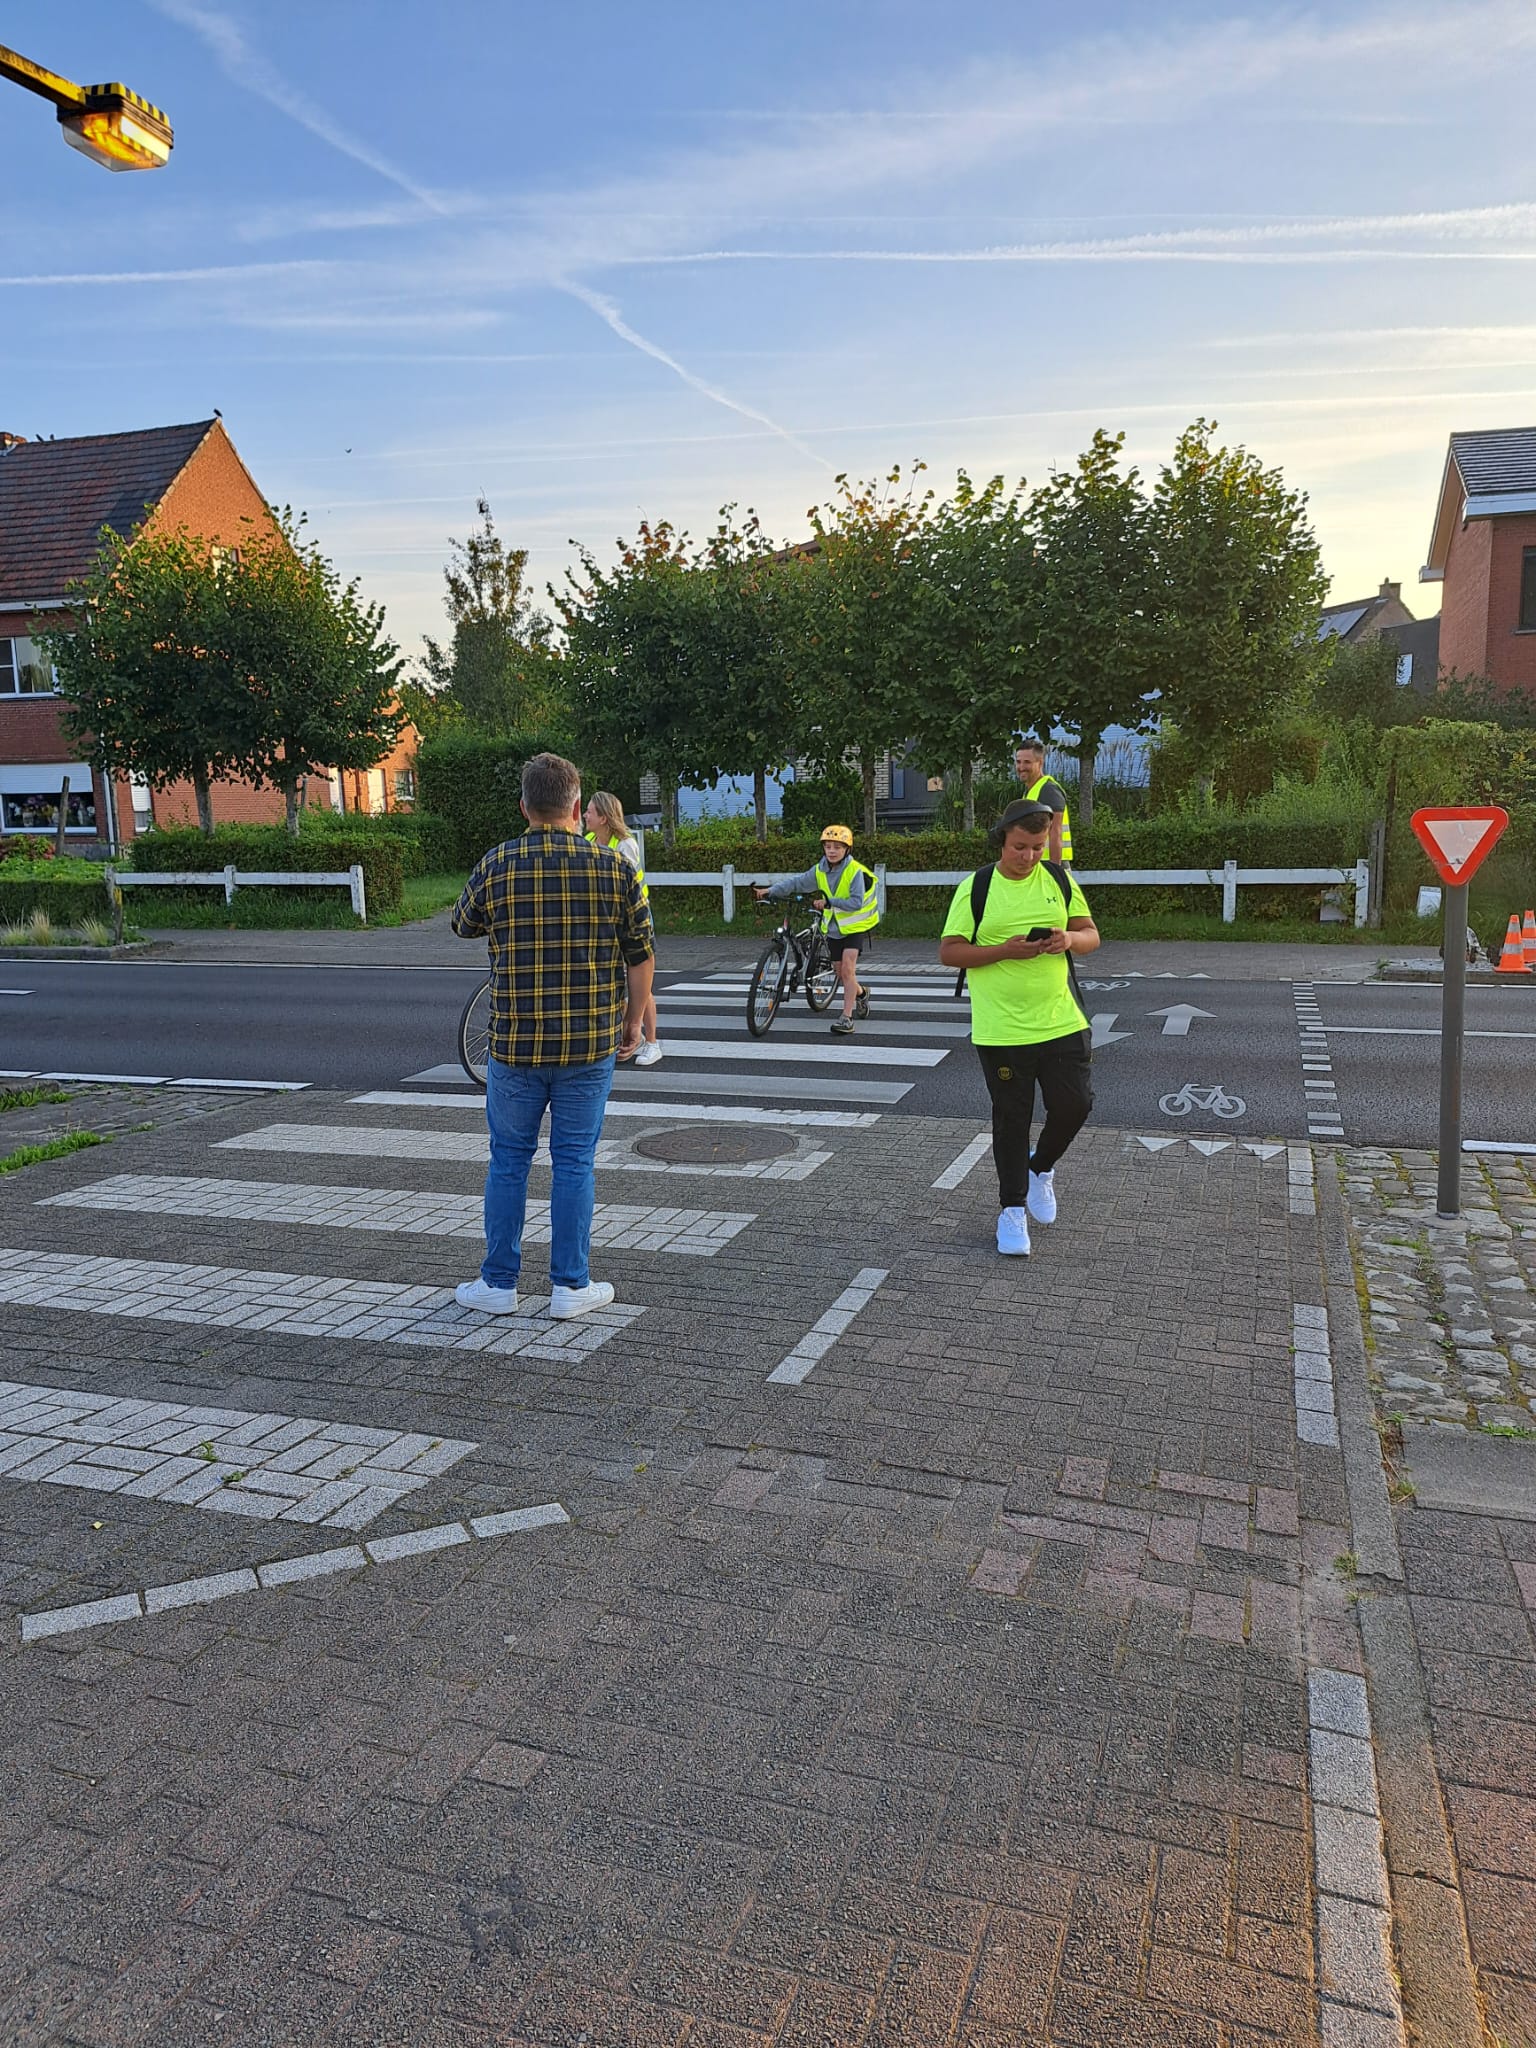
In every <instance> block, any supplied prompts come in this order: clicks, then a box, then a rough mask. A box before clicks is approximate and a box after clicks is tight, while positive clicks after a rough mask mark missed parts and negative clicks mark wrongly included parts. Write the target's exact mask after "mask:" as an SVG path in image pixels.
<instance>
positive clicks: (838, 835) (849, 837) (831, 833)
mask: <svg viewBox="0 0 1536 2048" xmlns="http://www.w3.org/2000/svg"><path fill="white" fill-rule="evenodd" d="M832 840H835V841H836V842H837V844H838V845H839V846H848V847H851V846H852V845H853V834H852V833H851V832H850V831H849V830H848V827H847V826H846V825H823V826H822V828H821V843H822V845H823V846H825V845H827V844H828V843H829V841H832Z"/></svg>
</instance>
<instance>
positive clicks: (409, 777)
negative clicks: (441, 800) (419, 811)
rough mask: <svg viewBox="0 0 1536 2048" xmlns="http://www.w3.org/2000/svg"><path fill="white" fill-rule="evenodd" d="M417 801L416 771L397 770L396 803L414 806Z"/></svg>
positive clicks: (407, 769)
mask: <svg viewBox="0 0 1536 2048" xmlns="http://www.w3.org/2000/svg"><path fill="white" fill-rule="evenodd" d="M415 801H416V770H415V769H414V768H397V769H396V770H395V802H396V803H397V804H413V803H415Z"/></svg>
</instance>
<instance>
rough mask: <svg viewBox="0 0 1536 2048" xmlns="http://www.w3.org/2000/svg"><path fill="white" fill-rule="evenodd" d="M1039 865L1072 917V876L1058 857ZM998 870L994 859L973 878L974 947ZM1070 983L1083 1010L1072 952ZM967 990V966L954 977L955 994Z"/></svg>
mask: <svg viewBox="0 0 1536 2048" xmlns="http://www.w3.org/2000/svg"><path fill="white" fill-rule="evenodd" d="M1040 865H1041V867H1043V868H1044V869H1045V872H1046V873H1047V874H1048V875H1049V876H1050V878H1051V880H1052V881H1053V882H1054V883H1055V884H1056V886H1057V888H1058V889H1059V890H1060V891H1061V900H1062V902H1063V903H1065V904H1066V906H1067V913H1068V915H1069V916H1070V915H1071V909H1072V877H1071V876H1070V875H1069V874H1068V873H1067V871H1066V869H1065V868H1064V867H1063V866H1062V864H1061V862H1060V861H1059V860H1043V861H1041V863H1040ZM996 873H997V866H996V863H995V862H994V863H993V864H992V865H990V866H988V867H984V868H978V869H977V870H976V872H975V874H974V875H972V877H971V944H972V945H973V946H974V945H975V944H976V935H977V933H978V932H979V931H980V930H981V920H982V918H983V917H984V916H985V915H986V909H987V892H988V891H989V890H990V889H991V887H992V877H993V876H994V875H995V874H996ZM1067 982H1068V984H1069V986H1070V987H1071V990H1072V1000H1073V1002H1075V1003H1076V1004H1077V1007H1078V1008H1079V1009H1080V1010H1083V992H1082V990H1081V989H1080V988H1079V987H1078V985H1077V961H1076V959H1075V957H1074V956H1073V955H1072V954H1071V953H1069V954H1068V955H1067ZM964 993H965V969H964V968H963V967H962V968H961V970H960V972H959V973H958V974H957V975H956V976H955V995H956V997H957V998H958V997H960V996H962V995H964ZM1087 1014H1088V1012H1087V1011H1086V1010H1083V1015H1084V1016H1085V1017H1086V1016H1087Z"/></svg>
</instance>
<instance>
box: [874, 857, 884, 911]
mask: <svg viewBox="0 0 1536 2048" xmlns="http://www.w3.org/2000/svg"><path fill="white" fill-rule="evenodd" d="M875 908H876V909H877V910H878V911H879V913H880V915H881V916H882V917H884V915H885V862H884V861H883V860H882V861H876V863H875Z"/></svg>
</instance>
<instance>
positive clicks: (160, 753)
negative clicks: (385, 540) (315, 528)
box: [44, 511, 403, 834]
mask: <svg viewBox="0 0 1536 2048" xmlns="http://www.w3.org/2000/svg"><path fill="white" fill-rule="evenodd" d="M69 594H70V598H71V603H72V606H73V615H74V624H73V627H72V628H71V629H70V630H69V631H67V632H58V633H55V634H52V635H49V636H47V638H46V639H45V641H44V645H45V648H46V652H47V656H48V659H49V660H50V661H51V662H52V664H53V667H54V670H55V673H56V675H57V678H58V684H59V688H60V689H61V690H62V692H63V693H64V696H65V698H66V700H67V702H66V704H65V707H64V717H65V723H66V726H67V728H68V730H69V732H70V735H71V737H72V739H73V740H74V742H75V744H77V745H78V746H79V747H80V749H81V751H82V753H83V755H84V757H85V758H87V759H88V760H90V762H91V763H92V765H93V766H94V767H97V768H101V769H103V770H105V771H106V772H107V773H109V774H112V775H126V776H133V777H139V778H142V779H143V780H144V781H145V782H147V783H149V784H150V785H151V786H152V787H154V788H164V787H166V785H168V784H170V783H173V782H180V781H186V782H190V783H191V785H192V788H193V790H194V792H195V794H196V799H197V815H198V822H199V824H200V825H201V826H202V829H203V830H204V832H207V833H211V832H212V830H213V807H212V797H211V785H212V784H213V782H215V781H216V780H219V779H221V778H223V777H234V778H240V779H243V780H245V781H249V782H254V783H258V784H261V785H264V786H266V787H268V788H273V789H277V790H280V791H281V792H282V795H283V803H284V810H285V814H286V817H287V823H288V830H289V832H290V833H294V834H296V833H297V832H298V829H299V811H300V807H301V801H302V794H303V789H304V784H305V781H306V779H307V778H308V777H310V776H314V775H317V774H325V773H328V772H329V771H330V770H331V769H333V768H369V767H372V766H373V765H374V763H375V762H377V761H379V760H381V759H382V758H383V757H384V755H386V754H387V753H388V752H389V750H390V748H391V747H392V746H393V745H394V743H395V740H396V738H397V737H398V735H399V732H400V729H401V726H402V723H403V718H402V715H401V712H400V709H399V706H398V702H397V686H398V683H399V678H400V669H401V663H400V656H399V650H398V649H397V648H396V646H395V644H394V642H393V641H391V640H390V639H389V638H388V637H387V635H386V634H385V631H384V614H383V611H382V608H381V607H379V606H377V605H370V604H367V603H365V602H364V600H363V598H362V595H361V592H360V589H359V586H358V584H357V583H356V582H355V581H354V582H351V583H344V582H343V581H342V579H341V577H340V576H339V574H338V573H337V571H336V570H335V568H334V567H333V566H332V565H331V563H330V562H328V561H327V560H326V558H325V556H324V555H323V554H321V552H320V550H319V548H318V547H316V546H315V545H314V544H313V543H311V542H309V541H307V540H306V539H305V537H304V533H303V521H302V519H295V518H294V516H293V514H292V513H291V512H288V511H283V512H281V513H278V514H276V515H275V522H274V524H273V525H272V526H270V527H265V528H263V527H257V526H256V525H255V524H254V523H253V525H252V527H251V529H250V533H249V537H248V539H246V540H243V541H242V542H241V544H240V546H239V547H238V548H219V547H214V546H212V545H210V543H209V542H207V541H205V540H202V539H199V538H196V537H194V536H192V535H189V534H186V533H183V532H158V531H154V530H145V529H136V530H135V531H134V532H133V533H131V534H118V533H115V532H113V531H112V530H111V529H108V530H106V531H105V532H104V533H103V536H102V541H101V546H100V548H99V549H98V551H97V555H96V559H95V561H94V563H93V564H92V567H91V569H90V571H89V573H88V574H87V575H86V576H85V577H84V578H83V579H81V581H80V582H78V583H76V584H75V585H73V586H72V588H71V591H70V593H69Z"/></svg>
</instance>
